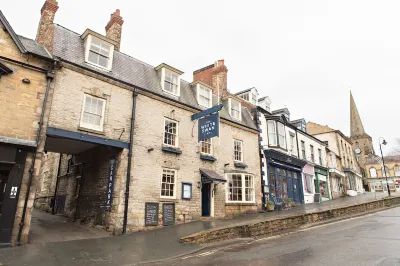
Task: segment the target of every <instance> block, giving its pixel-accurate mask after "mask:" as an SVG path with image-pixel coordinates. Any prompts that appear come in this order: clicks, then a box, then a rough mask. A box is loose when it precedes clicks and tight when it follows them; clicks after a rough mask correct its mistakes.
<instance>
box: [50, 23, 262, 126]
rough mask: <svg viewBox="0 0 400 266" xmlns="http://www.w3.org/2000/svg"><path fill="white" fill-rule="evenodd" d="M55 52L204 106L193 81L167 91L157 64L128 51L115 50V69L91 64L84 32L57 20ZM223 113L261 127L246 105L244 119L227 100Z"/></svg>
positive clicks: (106, 74) (144, 86)
mask: <svg viewBox="0 0 400 266" xmlns="http://www.w3.org/2000/svg"><path fill="white" fill-rule="evenodd" d="M53 53H54V56H56V57H58V58H60V59H61V60H63V61H66V62H69V63H72V64H75V65H78V66H81V67H83V68H86V69H91V70H92V71H95V72H97V73H100V74H102V75H104V76H107V77H111V78H114V79H117V80H119V81H122V82H125V83H128V84H130V85H133V86H136V87H139V88H141V89H144V90H147V91H149V92H152V93H155V94H158V95H160V96H162V97H165V98H169V99H172V100H175V101H177V102H180V103H183V104H185V105H188V106H191V107H194V108H196V109H198V110H201V109H202V108H201V107H200V106H199V104H198V103H197V100H196V94H195V91H194V90H193V89H192V88H191V87H190V83H189V82H187V81H184V80H181V87H180V94H181V95H180V97H177V96H173V95H171V94H169V93H166V92H164V91H163V90H162V88H161V84H160V78H159V76H158V75H157V71H156V70H155V69H154V67H153V66H151V65H149V64H147V63H144V62H142V61H140V60H137V59H135V58H133V57H131V56H128V55H126V54H124V53H121V52H118V51H114V56H113V63H112V70H111V71H107V70H102V69H100V68H96V67H93V66H91V65H89V64H87V63H86V62H85V56H84V41H83V40H82V38H81V35H80V34H78V33H75V32H73V31H71V30H69V29H66V28H64V27H62V26H60V25H57V24H55V29H54V46H53ZM216 104H217V99H216V97H213V105H216ZM220 116H221V118H224V119H226V120H229V121H232V122H234V123H237V124H241V125H243V126H246V127H249V128H252V129H257V128H256V126H255V124H254V122H253V120H252V119H251V116H250V114H249V112H248V111H246V110H245V108H244V107H242V120H241V121H237V120H234V119H232V118H231V117H230V115H229V110H228V107H227V105H226V104H224V108H223V109H222V110H221V112H220Z"/></svg>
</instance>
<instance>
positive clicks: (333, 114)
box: [1, 0, 400, 152]
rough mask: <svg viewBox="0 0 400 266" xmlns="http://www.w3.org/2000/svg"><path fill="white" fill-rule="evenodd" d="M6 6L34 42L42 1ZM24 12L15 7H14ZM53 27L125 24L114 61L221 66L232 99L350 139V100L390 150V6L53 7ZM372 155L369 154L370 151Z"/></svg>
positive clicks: (397, 63) (297, 2)
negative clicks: (236, 96) (117, 14)
mask: <svg viewBox="0 0 400 266" xmlns="http://www.w3.org/2000/svg"><path fill="white" fill-rule="evenodd" d="M23 2H24V3H22V2H21V1H6V2H4V3H2V4H1V10H2V11H3V13H4V14H5V16H6V17H7V19H8V20H9V22H10V24H11V25H12V26H13V28H14V30H15V31H16V32H17V33H18V34H21V35H24V36H27V37H31V38H34V37H35V36H36V29H37V24H38V21H39V17H40V8H41V7H42V5H43V3H44V0H29V1H28V0H25V1H23ZM22 5H23V6H22ZM59 6H60V9H59V10H58V12H57V14H56V18H55V22H56V23H58V24H60V25H63V26H65V27H67V28H69V29H71V30H73V31H75V32H78V33H83V32H84V30H85V29H86V28H90V29H92V30H95V31H97V32H100V33H104V32H105V30H104V27H105V26H106V24H107V22H108V20H109V17H110V14H111V13H112V12H113V11H115V9H116V8H119V9H121V15H122V17H123V18H124V20H125V23H124V25H123V37H122V46H121V51H122V52H124V53H126V54H129V55H131V56H133V57H135V58H137V59H140V60H142V61H145V62H147V63H149V64H151V65H154V66H156V65H158V64H159V63H162V62H165V63H168V64H170V65H172V66H174V67H176V68H178V69H180V70H182V71H184V72H185V74H184V79H186V80H188V81H191V80H192V72H193V71H194V70H196V69H198V68H201V67H204V66H206V65H208V64H211V63H213V62H214V61H216V60H217V59H222V58H223V59H225V63H226V65H227V66H228V69H229V73H228V88H229V90H230V91H231V92H237V91H239V90H243V89H247V88H249V87H253V86H254V87H256V88H257V89H258V91H259V92H260V95H261V96H264V95H268V96H269V97H270V98H271V100H272V108H280V107H283V106H286V107H288V108H289V110H290V112H291V118H292V119H296V118H302V117H304V118H305V119H306V120H307V121H314V122H316V123H320V124H323V125H328V126H330V127H333V128H336V129H340V130H342V131H343V132H344V133H345V134H346V135H348V134H349V119H350V114H349V91H350V89H351V90H352V92H353V95H354V98H355V101H356V104H357V106H358V110H359V112H360V114H361V118H362V120H363V123H364V127H365V129H366V131H367V133H369V134H370V135H371V137H372V138H373V140H374V144H375V147H377V142H378V138H379V137H380V136H383V137H385V138H386V139H387V141H388V142H389V145H388V146H386V147H385V150H386V152H388V151H389V150H390V149H392V148H394V145H395V138H396V137H397V136H398V134H397V132H396V130H400V123H399V122H398V121H397V120H398V119H399V115H398V111H396V108H395V107H396V104H397V103H398V98H399V95H400V92H399V89H398V88H400V35H399V34H398V28H399V25H400V16H399V15H398V10H399V7H400V4H399V2H398V1H396V0H385V1H371V0H357V1H356V0H352V1H349V0H329V1H328V0H314V1H304V0H290V1H275V0H268V1H261V0H260V1H251V0H247V1H233V0H229V1H228V0H227V1H222V0H219V1H216V0H201V1H188V0H186V1H183V0H181V1H177V0H175V1H173V0H170V1H162V0H159V1H149V0H146V1H144V0H142V1H128V0H113V1H104V0H84V1H83V0H59ZM376 151H378V150H376Z"/></svg>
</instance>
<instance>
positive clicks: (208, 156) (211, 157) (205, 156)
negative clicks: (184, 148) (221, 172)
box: [200, 154, 217, 162]
mask: <svg viewBox="0 0 400 266" xmlns="http://www.w3.org/2000/svg"><path fill="white" fill-rule="evenodd" d="M200 159H202V160H205V161H210V162H215V161H216V160H217V159H216V158H215V157H213V156H210V155H205V154H200Z"/></svg>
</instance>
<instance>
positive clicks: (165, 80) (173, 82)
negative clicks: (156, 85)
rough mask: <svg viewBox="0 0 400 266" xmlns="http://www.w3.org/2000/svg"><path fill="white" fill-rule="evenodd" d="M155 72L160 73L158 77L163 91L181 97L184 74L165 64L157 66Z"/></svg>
mask: <svg viewBox="0 0 400 266" xmlns="http://www.w3.org/2000/svg"><path fill="white" fill-rule="evenodd" d="M155 70H156V71H157V72H158V76H159V77H160V80H161V88H162V90H163V91H164V92H166V93H169V94H172V95H174V96H178V97H179V96H180V87H181V86H180V84H181V75H182V74H183V72H182V71H180V70H178V69H176V68H173V67H171V66H169V65H167V64H164V63H162V64H161V65H159V66H157V67H156V68H155Z"/></svg>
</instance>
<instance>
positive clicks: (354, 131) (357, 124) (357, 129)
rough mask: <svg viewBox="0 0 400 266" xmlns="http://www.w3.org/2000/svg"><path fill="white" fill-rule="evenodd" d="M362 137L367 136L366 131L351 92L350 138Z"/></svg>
mask: <svg viewBox="0 0 400 266" xmlns="http://www.w3.org/2000/svg"><path fill="white" fill-rule="evenodd" d="M361 135H365V130H364V126H363V124H362V121H361V117H360V114H359V113H358V110H357V106H356V103H355V102H354V98H353V94H352V93H351V91H350V137H355V136H361Z"/></svg>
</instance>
